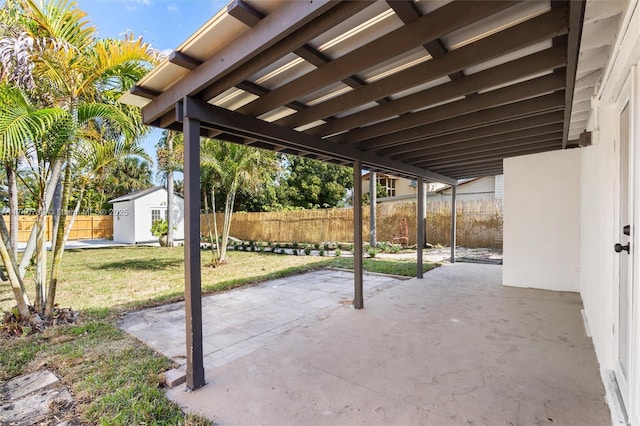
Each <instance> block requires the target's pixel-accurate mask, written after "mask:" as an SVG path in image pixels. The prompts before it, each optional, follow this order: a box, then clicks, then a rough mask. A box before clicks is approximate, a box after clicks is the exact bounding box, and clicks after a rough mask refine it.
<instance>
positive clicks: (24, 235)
mask: <svg viewBox="0 0 640 426" xmlns="http://www.w3.org/2000/svg"><path fill="white" fill-rule="evenodd" d="M36 219H37V216H18V241H19V242H26V241H27V240H28V239H29V235H30V234H31V229H32V228H33V225H34V224H35V223H36ZM4 221H5V223H6V224H7V227H8V226H9V216H4ZM70 222H71V217H70V216H69V217H67V220H66V223H67V225H68V224H69V223H70ZM45 226H46V228H45V229H46V233H47V240H48V241H51V240H52V235H51V232H52V229H53V218H52V217H51V216H47V222H46V225H45ZM98 238H107V239H109V238H113V216H76V220H75V221H74V223H73V227H72V228H71V232H69V240H94V239H98Z"/></svg>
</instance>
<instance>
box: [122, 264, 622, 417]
mask: <svg viewBox="0 0 640 426" xmlns="http://www.w3.org/2000/svg"><path fill="white" fill-rule="evenodd" d="M334 274H335V275H334ZM501 276H502V268H501V267H500V266H494V265H478V264H453V265H445V266H442V267H440V268H437V269H435V270H433V271H431V272H429V273H427V274H425V278H424V279H423V280H417V279H412V280H409V281H389V282H387V283H380V284H373V281H376V280H378V279H380V278H379V277H376V278H373V277H372V276H368V275H367V276H365V286H366V287H367V288H369V291H367V294H366V297H365V309H364V310H362V311H356V310H353V309H350V308H347V307H346V306H343V307H342V308H341V307H340V306H341V305H342V303H341V302H343V301H344V300H345V299H350V296H351V295H350V293H349V291H350V290H351V287H352V281H351V279H352V276H350V274H343V273H335V272H331V271H325V272H320V273H314V274H307V275H301V276H298V277H294V278H292V279H284V280H278V281H276V282H271V283H266V284H264V285H262V286H258V287H252V288H247V289H243V290H239V291H232V292H229V293H225V295H224V296H221V295H217V296H212V297H214V298H216V299H214V301H212V302H205V306H206V308H205V330H207V336H206V337H205V345H208V347H209V348H210V349H209V350H210V352H209V354H210V355H211V354H215V353H218V352H220V353H228V352H229V351H228V350H226V349H228V348H229V346H227V347H226V348H224V349H223V348H221V346H223V345H225V341H224V339H223V338H222V336H224V335H225V334H222V336H221V335H219V334H218V333H220V331H216V330H218V328H219V327H221V326H222V324H225V327H226V328H227V329H229V328H236V325H237V324H243V323H247V322H250V323H251V324H253V326H255V327H256V328H257V329H260V328H261V327H262V328H267V329H269V327H270V326H267V325H264V324H268V323H271V322H272V321H273V319H274V318H276V317H279V316H280V315H284V314H282V313H277V312H283V310H286V311H289V310H290V311H296V312H306V314H304V315H303V316H302V317H301V318H300V319H299V320H294V321H291V322H290V323H288V324H285V325H284V326H283V325H280V326H279V327H275V328H270V329H269V330H268V331H265V333H267V335H266V336H265V338H264V339H261V338H260V337H259V336H264V333H263V334H262V335H261V334H256V336H255V337H253V338H252V337H249V336H247V337H246V338H245V340H243V342H251V341H252V340H253V341H256V342H258V341H261V342H262V343H261V344H257V343H256V344H249V343H245V344H246V345H247V346H245V347H244V348H243V349H238V350H237V351H236V350H235V349H232V350H231V352H235V355H234V354H232V355H231V356H228V355H225V356H224V357H223V358H221V359H219V360H217V361H216V359H217V358H216V357H211V356H209V357H208V361H207V365H208V367H207V369H206V377H207V381H208V384H207V386H205V387H204V388H201V389H199V390H197V391H194V392H184V391H183V390H182V389H181V387H178V388H174V389H171V390H169V391H168V393H167V395H168V397H169V398H171V399H172V400H174V401H176V402H177V403H178V404H180V405H181V406H182V407H184V408H185V409H186V410H188V411H195V412H199V413H202V414H204V415H206V416H208V417H209V418H210V419H213V420H215V421H216V423H218V424H221V425H230V424H244V425H248V424H251V425H253V424H273V425H289V424H290V425H298V424H309V425H312V424H313V425H318V424H340V425H350V424H372V425H373V424H421V425H449V424H455V425H458V424H460V425H462V424H464V425H468V424H476V425H503V424H510V425H545V424H546V425H551V424H553V425H578V424H579V425H607V424H611V417H610V414H609V410H608V408H607V406H606V404H605V402H604V388H603V386H602V382H601V379H600V375H599V371H598V364H597V361H596V359H595V354H594V351H593V346H592V344H591V341H590V339H589V338H587V337H586V335H585V332H584V326H583V323H582V319H581V315H580V309H581V307H582V305H581V301H580V297H579V295H577V294H575V293H558V292H550V291H543V290H530V289H520V288H509V287H503V286H502V285H501V284H500V283H501ZM338 281H342V282H343V284H342V286H344V287H348V291H347V292H346V293H338V292H337V293H336V294H335V296H333V297H334V298H333V300H332V302H331V303H330V304H328V302H322V303H321V302H318V303H317V305H318V306H317V307H314V309H316V310H312V309H311V303H312V299H314V298H315V296H318V298H317V300H326V299H323V298H320V296H319V295H318V292H322V291H323V289H325V288H329V287H330V286H334V285H335V286H336V287H340V286H339V285H338V284H337V282H338ZM276 286H277V287H276ZM374 289H377V291H376V290H374ZM271 290H277V292H276V293H273V292H271ZM290 293H292V294H299V295H305V294H308V295H309V296H307V297H309V298H310V299H308V300H307V302H304V303H302V304H301V303H300V302H295V303H293V302H292V303H290V304H289V305H288V306H287V304H286V303H285V304H284V305H278V306H279V307H278V308H275V305H274V303H276V301H277V300H278V299H279V298H280V297H282V298H288V297H289V296H288V294H290ZM267 294H269V296H267ZM259 295H260V296H259ZM277 295H278V296H277ZM314 295H315V296H314ZM323 297H324V296H323ZM225 299H226V302H225V301H224V300H225ZM247 299H250V300H251V302H252V304H249V305H248V304H247ZM227 303H230V304H232V306H233V308H232V309H231V311H230V310H228V309H229V307H228V306H227V309H225V308H223V307H224V306H226V304H227ZM325 303H327V304H325ZM303 304H307V306H305V307H304V308H302V307H301V305H303ZM336 306H338V307H336ZM166 309H167V310H166V311H165V312H166V313H164V314H162V313H160V311H157V310H156V312H157V313H156V314H154V315H151V316H149V314H148V312H150V311H144V312H138V313H135V314H133V315H137V316H138V317H137V318H138V320H137V321H134V320H133V319H130V318H126V319H125V324H123V326H125V327H126V323H127V322H129V326H128V327H126V328H127V329H128V330H130V331H132V332H133V333H137V335H139V336H140V335H141V334H140V331H141V330H146V332H145V333H148V334H146V337H143V340H145V341H146V342H147V343H149V344H151V345H152V346H155V345H165V344H166V343H165V341H170V342H169V345H168V347H169V348H168V349H163V350H161V351H162V352H163V353H165V354H168V355H170V356H174V357H175V356H177V355H178V353H179V352H180V351H181V350H183V349H182V346H183V345H184V338H182V339H181V340H180V341H178V339H179V337H178V336H174V334H173V332H171V333H169V332H168V330H167V329H165V328H164V327H165V325H166V324H168V323H171V324H173V327H175V328H176V330H177V329H181V328H182V327H183V324H182V323H181V320H180V315H183V314H182V313H181V310H182V307H181V306H177V305H176V306H175V308H174V309H173V310H172V309H168V308H166ZM229 312H233V313H229ZM312 312H313V313H312ZM164 316H167V318H169V317H171V318H172V319H171V320H170V321H169V322H166V320H164ZM132 318H133V317H132ZM143 318H146V319H145V320H144V321H147V322H144V321H142V319H143ZM154 321H155V325H156V327H153V329H154V330H155V331H154V332H151V327H149V325H148V324H149V323H154ZM234 322H235V323H236V325H234V324H233V323H234ZM135 324H138V327H139V328H138V330H137V331H135V330H132V327H133V328H136V326H135ZM143 334H144V333H143ZM247 334H250V333H247ZM226 335H229V333H226ZM174 339H175V340H174ZM227 343H229V342H227ZM239 343H240V342H238V343H236V344H239ZM156 347H157V346H156ZM217 348H220V349H217ZM240 354H242V355H240Z"/></svg>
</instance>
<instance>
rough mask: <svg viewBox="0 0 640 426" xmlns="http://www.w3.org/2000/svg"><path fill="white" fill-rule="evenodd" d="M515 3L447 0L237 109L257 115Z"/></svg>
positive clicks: (482, 0)
mask: <svg viewBox="0 0 640 426" xmlns="http://www.w3.org/2000/svg"><path fill="white" fill-rule="evenodd" d="M516 3H517V2H515V1H484V0H476V1H469V2H452V3H448V4H446V5H444V6H442V7H440V8H438V9H436V10H434V11H433V12H431V13H429V14H427V15H424V16H422V17H421V18H419V19H416V20H415V21H413V22H411V23H410V24H407V25H404V26H402V27H400V28H398V29H396V30H394V31H392V32H390V33H388V34H386V35H384V36H382V37H380V38H378V39H376V40H374V41H372V42H370V43H368V44H365V45H364V46H361V47H359V48H357V49H355V50H353V51H351V52H349V53H348V54H346V55H343V56H341V57H339V58H337V59H334V60H333V61H331V62H329V63H328V64H326V65H325V66H323V67H320V68H318V69H316V70H314V71H311V72H309V73H307V74H305V75H304V76H302V77H300V78H297V79H295V80H293V81H290V82H289V83H286V84H284V85H282V86H280V87H278V88H277V89H276V90H273V91H272V92H271V93H269V94H267V95H265V96H262V97H261V98H258V99H256V100H254V101H253V102H250V103H249V104H247V105H245V106H243V107H242V108H240V109H239V110H238V111H239V112H241V113H243V114H247V115H253V116H259V115H261V114H264V113H266V112H268V111H271V110H272V109H274V108H277V107H278V106H280V105H284V104H286V103H288V102H291V101H292V100H295V99H297V98H299V97H301V96H303V95H306V94H308V93H311V92H313V91H315V90H319V89H321V88H323V87H325V86H327V85H329V84H332V83H334V82H336V81H340V80H342V79H343V78H345V77H349V76H352V75H354V74H357V73H358V72H359V71H362V70H364V69H367V68H369V67H371V66H374V65H376V64H379V63H381V62H384V61H385V60H387V59H390V58H393V57H395V56H397V55H399V54H400V53H402V52H406V51H408V50H411V49H413V48H415V47H418V46H421V45H422V44H424V43H425V42H428V41H431V40H434V39H437V38H438V37H440V36H441V35H442V34H446V33H449V32H451V31H454V30H456V29H459V28H462V27H464V26H465V25H469V24H471V23H473V22H476V21H478V20H480V19H482V18H484V17H487V16H490V15H492V14H494V13H497V12H499V11H501V10H503V9H505V8H507V7H510V6H513V5H514V4H516Z"/></svg>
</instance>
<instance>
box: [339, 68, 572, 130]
mask: <svg viewBox="0 0 640 426" xmlns="http://www.w3.org/2000/svg"><path fill="white" fill-rule="evenodd" d="M564 86H565V82H564V80H563V79H562V78H561V77H560V76H559V75H556V74H549V75H545V76H542V77H538V78H535V79H532V80H527V81H524V82H522V83H517V84H513V85H511V86H508V87H504V88H501V89H496V90H492V91H490V92H486V93H482V94H480V95H477V96H474V97H472V98H469V99H462V100H459V101H455V102H450V103H448V104H445V105H442V106H439V107H434V108H429V109H427V110H424V111H420V112H416V113H411V114H405V115H402V116H400V117H398V118H395V119H392V120H387V121H383V122H382V123H378V124H373V125H371V126H367V127H362V128H358V129H354V130H352V131H350V132H346V133H343V134H341V135H338V136H336V137H333V138H331V140H333V141H335V142H340V143H353V142H359V141H362V140H365V139H370V138H376V137H379V136H382V135H386V134H389V133H394V132H397V131H401V130H404V129H407V128H411V127H417V126H421V125H424V124H429V123H434V122H437V121H441V120H446V119H448V118H453V117H457V116H461V115H465V114H469V113H472V112H477V111H480V110H483V109H487V108H492V107H496V106H500V105H505V104H509V103H513V102H517V101H519V100H523V99H528V98H531V97H535V96H541V95H544V94H547V93H550V92H553V91H556V90H561V89H564Z"/></svg>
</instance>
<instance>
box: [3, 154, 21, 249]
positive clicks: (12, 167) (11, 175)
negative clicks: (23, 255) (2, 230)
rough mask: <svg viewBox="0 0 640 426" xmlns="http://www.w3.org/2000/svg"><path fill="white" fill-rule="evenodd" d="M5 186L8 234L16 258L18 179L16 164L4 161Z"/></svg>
mask: <svg viewBox="0 0 640 426" xmlns="http://www.w3.org/2000/svg"><path fill="white" fill-rule="evenodd" d="M5 169H6V171H7V187H8V190H9V236H10V239H9V241H11V251H12V252H13V257H14V259H17V258H18V180H17V178H16V164H15V162H13V164H10V163H6V164H5Z"/></svg>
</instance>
